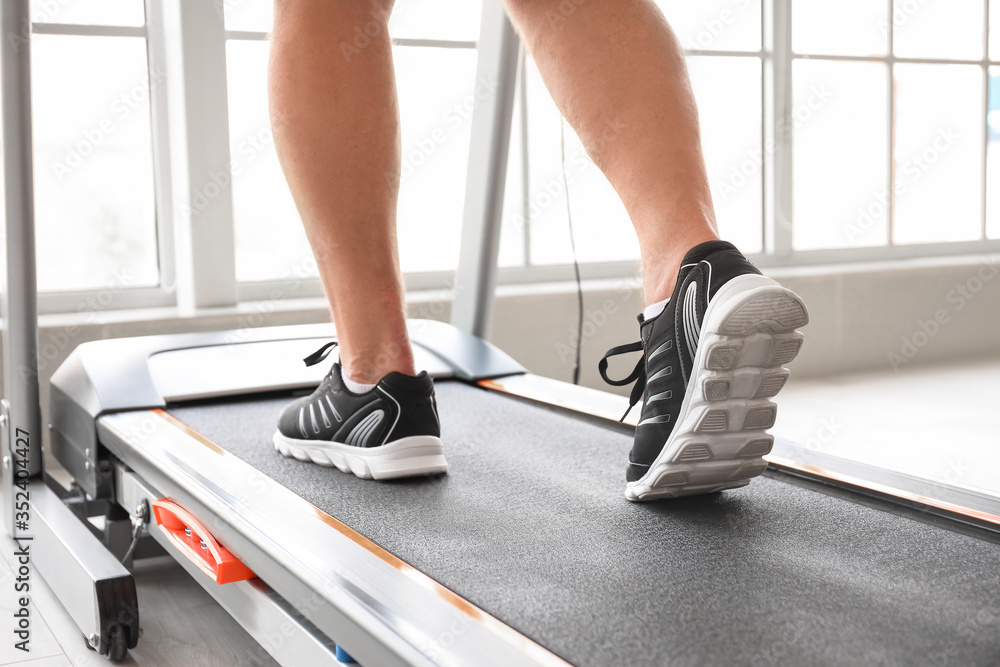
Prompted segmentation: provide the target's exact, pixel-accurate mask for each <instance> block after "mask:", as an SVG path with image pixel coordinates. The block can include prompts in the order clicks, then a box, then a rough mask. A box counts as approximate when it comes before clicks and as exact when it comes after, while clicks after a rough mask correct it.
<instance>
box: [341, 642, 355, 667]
mask: <svg viewBox="0 0 1000 667" xmlns="http://www.w3.org/2000/svg"><path fill="white" fill-rule="evenodd" d="M337 662H339V663H341V664H345V665H347V664H355V663H356V661H355V660H354V658H352V657H351V655H350V654H349V653H348V652H347V651H345V650H344V649H342V648H340V644H337Z"/></svg>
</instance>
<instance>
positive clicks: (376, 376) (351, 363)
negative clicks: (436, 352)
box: [340, 345, 416, 386]
mask: <svg viewBox="0 0 1000 667" xmlns="http://www.w3.org/2000/svg"><path fill="white" fill-rule="evenodd" d="M340 365H341V372H342V374H343V375H344V376H345V378H349V379H350V381H351V382H352V383H354V384H355V385H362V386H364V385H376V384H378V382H379V381H380V380H381V379H382V378H384V377H385V376H386V375H388V374H389V373H403V374H404V375H416V369H415V367H414V362H413V352H412V350H411V349H410V348H409V346H408V345H407V346H406V347H405V348H404V347H403V346H402V345H388V346H386V348H385V349H384V350H383V351H381V352H377V353H368V354H365V353H362V354H360V355H357V356H354V355H349V354H344V353H343V352H341V355H340Z"/></svg>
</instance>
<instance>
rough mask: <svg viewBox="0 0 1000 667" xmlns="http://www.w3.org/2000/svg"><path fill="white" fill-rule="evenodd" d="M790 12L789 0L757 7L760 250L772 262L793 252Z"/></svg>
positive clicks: (776, 0)
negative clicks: (761, 120) (760, 53)
mask: <svg viewBox="0 0 1000 667" xmlns="http://www.w3.org/2000/svg"><path fill="white" fill-rule="evenodd" d="M791 12H792V3H791V0H765V2H764V4H763V12H762V23H763V25H762V29H763V44H764V52H765V53H766V54H767V56H766V57H765V59H764V72H763V74H764V78H763V82H764V86H763V108H764V114H763V118H764V129H763V142H764V144H763V149H764V171H763V176H764V178H763V183H764V197H763V202H764V250H765V253H766V254H767V255H768V256H772V257H789V256H791V255H792V253H793V248H794V244H793V240H792V235H793V233H794V229H793V227H792V222H793V217H794V211H793V202H794V196H793V191H792V183H793V154H792V146H793V141H794V126H793V123H792V58H791V54H792V15H791ZM769 157H770V159H768V158H769Z"/></svg>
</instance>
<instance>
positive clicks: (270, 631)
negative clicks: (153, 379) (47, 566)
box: [115, 464, 339, 667]
mask: <svg viewBox="0 0 1000 667" xmlns="http://www.w3.org/2000/svg"><path fill="white" fill-rule="evenodd" d="M162 497H163V494H161V493H160V492H159V491H157V490H155V489H154V488H152V487H151V486H150V485H148V484H147V483H146V482H145V480H143V479H142V478H141V477H139V476H138V475H136V474H135V473H134V472H130V471H128V470H126V469H125V468H124V466H122V465H121V464H116V465H115V499H116V501H117V502H118V503H119V504H120V505H121V506H122V507H124V508H125V509H126V510H127V511H128V512H129V514H130V515H132V517H133V518H135V517H137V511H136V509H137V508H138V507H139V506H141V505H143V503H144V502H145V506H146V507H148V506H150V505H151V504H152V502H153V501H154V500H158V499H160V498H162ZM146 531H147V532H148V533H149V535H150V536H152V538H153V539H154V540H156V542H157V543H158V544H159V545H160V546H162V547H163V548H164V550H165V551H166V552H167V553H168V554H170V555H171V556H172V557H173V558H174V560H176V561H177V562H178V563H180V565H181V567H183V568H184V570H185V571H186V572H187V573H188V574H189V575H191V578H193V579H194V580H195V581H197V582H198V583H199V584H200V585H201V587H202V588H204V589H205V591H206V592H207V593H208V594H209V595H211V596H212V597H213V598H214V599H215V601H216V602H218V603H219V604H220V605H222V607H223V609H225V610H226V611H227V612H229V614H230V615H231V616H232V617H233V619H235V620H236V622H237V623H239V624H240V625H241V626H243V629H244V630H246V631H247V633H248V634H250V636H251V637H253V638H254V639H256V640H257V642H258V643H260V645H261V647H262V648H263V649H264V650H265V651H267V653H269V654H270V655H271V656H272V657H273V658H274V659H275V660H277V661H278V662H279V663H281V664H282V665H289V667H292V666H297V665H331V666H335V665H338V664H339V663H338V662H337V657H336V644H334V643H333V641H332V640H331V639H330V638H328V637H326V636H325V635H323V634H322V633H321V632H319V630H318V629H316V627H315V626H313V625H312V624H311V623H310V622H309V621H307V620H306V619H305V618H304V617H303V616H302V615H301V614H299V613H298V612H296V611H295V609H294V608H293V607H292V606H291V605H289V604H288V602H286V601H285V600H284V599H282V598H281V596H280V595H278V594H277V593H276V592H275V591H274V590H272V589H271V587H270V586H268V585H267V584H266V583H264V581H263V580H261V579H251V580H249V581H238V582H233V583H229V584H225V585H219V584H217V583H215V582H214V581H213V580H211V579H210V578H209V577H208V576H207V575H206V574H205V573H204V572H202V571H201V570H200V569H198V567H197V566H195V565H194V564H193V563H192V562H191V561H190V560H188V559H187V558H186V557H185V556H183V555H182V554H181V553H180V550H179V549H177V547H176V546H174V544H173V543H171V542H170V540H168V539H167V538H166V536H165V535H164V534H163V531H161V530H160V528H159V526H157V524H156V521H155V520H150V521H149V523H147V524H146Z"/></svg>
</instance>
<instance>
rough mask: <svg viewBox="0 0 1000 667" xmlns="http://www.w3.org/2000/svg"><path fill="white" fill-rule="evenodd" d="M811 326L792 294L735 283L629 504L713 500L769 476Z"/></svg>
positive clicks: (715, 312) (760, 280) (721, 296)
mask: <svg viewBox="0 0 1000 667" xmlns="http://www.w3.org/2000/svg"><path fill="white" fill-rule="evenodd" d="M808 321H809V316H808V314H807V312H806V308H805V305H804V304H803V303H802V300H801V299H800V298H799V297H798V296H797V295H796V294H795V293H794V292H792V291H790V290H788V289H785V288H784V287H781V286H780V285H779V284H778V283H776V282H775V281H774V280H771V279H770V278H767V277H765V276H758V275H747V276H738V277H736V278H734V279H733V280H730V281H729V282H728V283H726V284H725V285H723V286H722V288H720V290H719V292H718V293H717V294H716V295H715V297H714V298H713V299H712V301H711V302H710V303H709V306H708V310H707V311H706V313H705V319H704V322H703V323H702V333H701V336H700V339H699V343H698V351H697V353H696V355H695V360H694V370H693V372H692V375H691V377H690V378H689V379H688V385H687V389H686V393H685V396H684V401H683V403H682V404H681V411H680V414H679V415H678V419H677V425H676V427H675V428H674V430H673V431H672V432H671V434H670V438H669V439H668V440H667V442H666V444H665V445H664V446H663V450H662V451H661V452H660V454H659V456H657V458H656V459H655V460H654V461H653V463H652V464H651V465H650V466H649V470H648V471H647V472H646V474H645V475H643V476H642V478H640V479H638V480H636V481H634V482H629V483H628V484H627V486H626V488H625V497H626V498H628V499H629V500H632V501H640V500H653V499H657V498H673V497H678V496H686V495H693V494H698V493H711V492H714V491H721V490H724V489H732V488H736V487H739V486H745V485H746V484H748V483H749V481H750V479H751V478H753V477H756V476H757V475H759V474H761V473H762V472H764V470H765V469H766V468H767V462H766V461H765V460H764V459H763V458H762V457H763V456H764V455H766V454H767V453H769V452H770V451H771V446H772V445H773V442H774V439H773V438H772V437H771V436H770V435H769V434H767V433H766V430H767V429H769V428H771V427H772V426H773V425H774V420H775V418H776V416H777V406H775V404H774V403H772V402H771V401H769V400H768V399H770V398H773V397H774V396H775V395H776V394H777V393H778V392H779V391H780V390H781V388H782V387H783V386H784V384H785V381H786V380H787V379H788V370H787V369H785V368H782V365H783V364H787V363H789V362H790V361H791V360H792V359H794V358H795V356H796V355H797V354H798V352H799V349H800V348H801V346H802V334H801V333H800V332H798V331H796V329H797V328H798V327H801V326H804V325H805V324H807V323H808Z"/></svg>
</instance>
